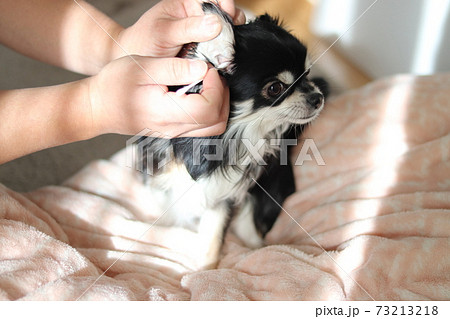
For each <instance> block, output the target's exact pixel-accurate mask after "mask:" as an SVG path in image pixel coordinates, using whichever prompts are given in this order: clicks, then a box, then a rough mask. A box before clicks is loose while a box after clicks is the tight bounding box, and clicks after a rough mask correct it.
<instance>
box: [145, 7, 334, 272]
mask: <svg viewBox="0 0 450 319" xmlns="http://www.w3.org/2000/svg"><path fill="white" fill-rule="evenodd" d="M203 9H204V11H205V13H206V14H217V15H218V16H219V17H220V18H221V19H222V23H223V28H222V29H223V31H222V34H221V36H222V38H221V37H220V36H219V37H218V38H216V39H214V40H212V41H211V42H209V43H208V42H206V43H201V44H189V45H188V46H186V47H185V49H184V50H182V52H180V55H181V56H183V57H186V58H196V59H202V60H205V61H207V62H209V63H212V64H213V65H214V66H215V67H217V68H218V69H219V71H220V73H221V74H222V75H223V76H224V77H225V79H226V80H227V83H228V85H229V88H230V94H231V105H230V116H229V120H228V125H227V129H226V131H225V132H224V133H223V134H221V135H219V136H212V137H209V138H174V139H171V140H167V139H159V138H152V137H147V138H143V140H141V141H140V142H142V141H145V147H144V148H143V149H142V153H141V154H140V159H141V163H142V166H143V170H145V169H148V165H149V163H148V162H147V160H146V158H147V156H148V154H149V153H151V154H152V156H153V162H152V163H155V162H156V163H157V162H161V161H163V160H165V157H166V156H167V154H170V156H171V157H173V158H172V163H171V165H168V166H166V167H164V168H159V167H152V172H153V173H154V174H155V175H154V176H153V177H152V179H153V182H152V183H151V184H152V185H153V186H152V187H159V188H163V189H165V190H166V193H165V194H167V197H170V196H175V193H173V194H172V193H171V192H170V191H169V189H170V188H171V187H173V186H174V183H178V182H177V181H178V180H181V177H180V174H188V175H189V176H188V177H190V179H191V180H193V181H196V182H197V184H198V187H199V192H198V193H196V194H197V195H196V196H198V198H197V199H195V198H191V199H193V200H194V201H195V202H196V204H195V205H194V206H196V205H197V206H196V209H197V210H200V212H198V211H197V212H196V216H197V218H200V219H203V215H202V212H201V210H204V211H205V212H206V213H205V216H215V217H214V218H212V220H214V221H215V223H216V224H215V225H211V228H212V229H215V230H214V231H212V232H211V234H212V235H211V234H210V235H211V236H212V237H214V238H213V239H211V240H212V242H214V244H213V245H212V246H214V247H216V248H215V249H216V250H217V240H218V237H220V240H221V239H222V237H221V236H223V232H224V229H226V227H227V225H228V221H229V219H230V216H232V215H233V213H234V214H235V215H237V216H236V218H235V219H236V221H237V223H238V225H237V226H236V228H235V229H236V232H237V233H238V236H240V237H241V238H242V239H243V240H244V241H245V242H246V243H248V244H249V245H250V246H256V245H260V244H261V241H260V240H259V239H258V238H260V239H261V238H262V237H264V236H265V234H266V233H267V232H268V231H269V230H270V228H271V227H272V225H273V223H274V222H275V220H276V218H277V216H278V214H279V212H280V207H279V206H278V204H277V203H279V204H282V203H283V201H284V200H285V198H286V197H287V196H289V195H290V194H291V193H293V192H294V191H295V184H294V179H293V174H292V165H291V163H290V162H289V163H288V165H281V164H280V162H279V157H280V147H279V145H276V143H275V144H274V143H272V141H274V140H275V141H279V140H282V139H283V138H297V137H298V136H297V134H299V133H301V130H302V128H303V126H304V125H305V124H307V123H309V122H310V121H312V120H313V119H315V118H316V117H317V115H318V114H319V112H320V110H321V108H322V107H323V99H324V97H323V94H322V93H321V89H322V90H323V91H326V88H327V86H326V82H325V81H323V80H317V81H311V80H309V79H308V78H307V72H306V70H305V60H306V54H307V52H306V47H305V46H304V45H303V44H302V43H301V42H300V41H299V40H298V39H296V38H295V37H294V36H292V35H291V34H290V33H289V32H287V31H286V30H285V29H283V28H282V26H281V25H280V23H279V21H278V20H277V19H274V18H272V17H270V16H269V15H263V16H260V17H258V18H257V19H256V20H254V21H252V22H250V23H248V24H245V25H240V26H234V25H232V22H231V19H230V17H229V16H228V15H227V14H226V13H225V12H223V11H222V10H221V9H220V8H219V7H218V6H217V5H216V4H214V3H211V2H207V3H204V4H203ZM224 30H225V31H224ZM230 30H231V32H230ZM217 47H220V50H217ZM297 79H299V80H298V81H295V80H297ZM280 83H281V84H280ZM290 86H292V87H290ZM280 88H281V89H282V90H283V94H278V95H275V93H277V92H278V91H277V89H280ZM260 141H263V142H260ZM249 145H253V146H254V145H258V146H259V147H254V149H253V153H252V152H251V151H250V149H249V147H248V146H249ZM217 151H220V152H222V153H223V157H221V159H220V160H210V158H211V155H212V154H215V153H216V152H217ZM255 152H256V153H255ZM255 155H259V159H261V160H262V163H261V161H260V160H256V159H255ZM249 159H250V160H249ZM264 164H265V165H264ZM174 172H176V174H177V175H173V174H174ZM171 174H172V175H171ZM183 178H185V177H183ZM184 180H186V179H184ZM254 180H257V181H258V184H260V185H261V186H262V188H264V190H263V189H262V188H261V187H259V186H257V185H255V183H254ZM171 183H172V184H171ZM266 191H267V192H268V193H269V194H271V196H272V197H273V199H275V201H276V202H277V203H275V202H274V201H273V199H271V198H270V197H269V196H267V194H266V193H265V192H266ZM178 213H181V214H183V212H175V211H173V212H172V214H173V215H176V214H178ZM208 214H209V215H208ZM249 214H251V215H250V216H249ZM219 215H220V216H222V215H224V216H222V217H218V216H219ZM174 218H175V219H176V218H177V217H174ZM208 218H210V217H208ZM208 218H206V217H205V218H204V219H205V220H206V219H208ZM172 220H173V219H172ZM249 221H250V222H251V224H252V225H250V224H248V223H249ZM203 225H206V223H203ZM202 227H203V226H202V223H201V222H200V226H199V228H198V230H199V231H200V230H201V229H202ZM205 227H206V228H208V227H209V226H205ZM257 237H258V238H257ZM210 250H211V249H210ZM210 250H208V251H210ZM217 253H218V252H212V253H211V252H210V257H209V259H207V261H205V263H206V264H213V263H214V259H217Z"/></svg>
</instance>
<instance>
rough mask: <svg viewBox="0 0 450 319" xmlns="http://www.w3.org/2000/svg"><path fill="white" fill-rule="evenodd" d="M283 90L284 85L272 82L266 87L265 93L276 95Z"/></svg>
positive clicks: (271, 95)
mask: <svg viewBox="0 0 450 319" xmlns="http://www.w3.org/2000/svg"><path fill="white" fill-rule="evenodd" d="M283 91H284V85H283V83H281V82H274V83H272V84H271V85H270V86H269V87H268V88H267V95H269V96H270V97H277V96H278V95H280V94H281V93H283Z"/></svg>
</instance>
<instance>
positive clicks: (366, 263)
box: [0, 74, 450, 300]
mask: <svg viewBox="0 0 450 319" xmlns="http://www.w3.org/2000/svg"><path fill="white" fill-rule="evenodd" d="M449 88H450V74H436V75H432V76H426V77H418V76H412V75H399V76H394V77H390V78H386V79H382V80H378V81H375V82H372V83H370V84H368V85H366V86H364V87H362V88H360V89H357V90H353V91H349V92H347V93H345V94H342V95H340V96H337V97H335V98H333V99H331V100H330V101H329V102H328V103H327V105H326V109H325V110H324V112H323V114H322V115H321V116H320V117H319V119H318V120H316V121H315V122H314V123H313V124H312V125H311V126H310V127H309V128H308V130H307V131H306V132H305V134H304V135H303V137H302V139H303V140H304V139H311V140H313V141H314V144H315V145H316V146H317V149H318V150H319V152H320V157H321V158H322V159H323V161H324V162H325V165H318V162H317V160H316V156H315V155H314V154H312V153H311V152H309V153H308V154H309V155H310V156H309V158H308V157H307V156H306V157H305V156H302V157H299V154H302V153H301V152H302V151H301V149H302V146H303V145H305V144H304V143H302V141H303V140H301V141H300V142H299V145H298V147H297V149H296V151H295V152H294V153H293V154H292V159H293V160H294V161H297V164H299V165H297V166H295V177H296V187H297V190H296V192H295V193H294V194H293V195H292V196H290V197H289V198H288V199H287V200H286V202H285V203H283V209H282V211H281V213H280V216H279V218H278V220H277V221H276V223H275V225H274V227H273V228H272V230H271V231H270V232H269V233H268V235H267V238H266V245H265V246H264V247H263V248H260V249H250V248H247V247H245V246H244V245H243V244H242V242H240V241H239V239H238V238H237V237H236V236H234V235H233V233H232V232H230V231H229V232H228V233H227V234H226V238H225V243H224V247H223V251H222V255H221V258H220V261H219V264H218V266H217V268H215V269H210V270H199V269H196V267H195V257H194V256H195V255H196V245H198V238H197V237H196V234H195V233H194V232H192V231H190V230H187V229H183V228H177V227H163V226H158V225H154V221H155V219H156V218H158V213H157V212H149V211H148V209H146V207H148V203H146V196H145V194H146V192H147V190H146V188H145V187H144V186H143V185H142V183H141V181H140V179H139V176H138V174H136V172H135V171H133V170H132V169H131V168H130V167H128V166H127V163H126V157H127V154H126V152H125V151H121V152H119V153H117V154H115V155H114V156H113V157H111V158H110V159H108V160H97V161H94V162H91V163H90V164H88V165H87V166H86V167H84V168H83V169H82V170H81V171H79V172H78V173H76V174H75V175H73V176H72V177H71V178H69V179H68V180H66V181H65V182H64V183H63V184H62V185H59V186H46V187H42V188H39V189H36V190H33V191H31V192H27V193H19V192H16V191H13V190H11V189H9V188H7V187H5V186H0V299H1V300H448V299H450V90H449ZM303 155H305V154H304V153H303ZM299 158H301V160H298V159H299ZM305 159H306V160H305ZM302 160H304V161H303V162H302ZM301 162H302V163H301ZM300 164H302V165H300Z"/></svg>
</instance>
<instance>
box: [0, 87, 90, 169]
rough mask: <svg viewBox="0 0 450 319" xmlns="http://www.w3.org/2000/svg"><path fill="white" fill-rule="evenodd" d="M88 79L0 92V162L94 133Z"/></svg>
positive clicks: (85, 137) (82, 138)
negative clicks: (90, 114) (90, 115)
mask: <svg viewBox="0 0 450 319" xmlns="http://www.w3.org/2000/svg"><path fill="white" fill-rule="evenodd" d="M87 81H88V80H81V81H78V82H72V83H68V84H63V85H58V86H51V87H44V88H33V89H20V90H10V91H0V164H1V163H4V162H7V161H9V160H12V159H14V158H17V157H20V156H23V155H26V154H29V153H32V152H35V151H39V150H41V149H44V148H48V147H53V146H57V145H61V144H66V143H70V142H74V141H78V140H84V139H88V138H91V137H94V136H95V135H97V134H96V132H95V130H94V127H93V126H92V122H91V120H90V117H89V113H90V100H89V88H88V85H87V83H88V82H87Z"/></svg>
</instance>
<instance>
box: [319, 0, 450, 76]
mask: <svg viewBox="0 0 450 319" xmlns="http://www.w3.org/2000/svg"><path fill="white" fill-rule="evenodd" d="M374 1H375V0H319V1H318V5H317V7H316V10H315V12H314V14H313V19H312V23H311V29H312V31H313V32H314V33H315V34H316V35H318V36H320V37H323V38H327V39H328V40H330V41H334V40H335V39H336V38H337V37H339V36H340V35H341V34H343V33H344V32H346V31H347V30H348V31H347V32H346V34H345V35H344V36H343V37H342V38H341V40H340V41H339V42H338V43H337V44H336V47H337V48H338V49H339V51H340V52H341V53H343V54H344V55H345V56H347V57H348V58H349V59H350V60H351V61H353V62H354V63H355V64H356V65H357V66H358V67H360V68H361V69H362V70H364V71H365V72H367V74H369V75H370V76H372V77H374V78H377V77H381V76H386V75H390V74H396V73H414V74H431V73H436V72H443V71H450V0H378V1H377V2H376V3H375V5H373V7H372V8H371V9H370V10H368V11H367V13H366V14H365V15H364V16H362V17H361V19H360V20H359V21H358V22H357V23H356V24H355V25H354V26H353V27H351V28H350V29H349V27H350V26H351V25H352V24H353V23H354V22H355V20H356V19H357V18H358V17H359V16H360V15H361V13H363V12H364V11H365V10H366V9H367V8H368V7H369V6H370V5H371V4H372V3H374Z"/></svg>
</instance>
